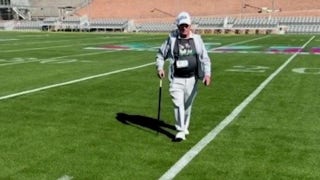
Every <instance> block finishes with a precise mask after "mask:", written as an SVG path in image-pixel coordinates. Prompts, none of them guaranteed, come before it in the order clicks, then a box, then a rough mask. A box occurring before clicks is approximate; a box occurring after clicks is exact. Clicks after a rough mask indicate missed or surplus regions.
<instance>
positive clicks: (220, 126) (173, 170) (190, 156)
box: [159, 36, 315, 180]
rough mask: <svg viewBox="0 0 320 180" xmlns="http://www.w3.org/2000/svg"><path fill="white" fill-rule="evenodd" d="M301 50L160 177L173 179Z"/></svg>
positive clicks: (166, 179) (164, 179)
mask: <svg viewBox="0 0 320 180" xmlns="http://www.w3.org/2000/svg"><path fill="white" fill-rule="evenodd" d="M314 38H315V36H313V37H311V38H310V39H309V41H308V42H306V43H305V44H304V45H303V46H302V49H304V48H305V47H306V46H307V45H308V44H309V43H310V42H311V41H312V40H313V39H314ZM298 54H299V52H297V53H295V54H294V55H292V56H291V57H290V58H289V59H288V60H287V61H286V62H285V63H283V65H281V66H280V67H279V68H278V69H277V70H276V71H275V72H273V73H272V74H271V75H270V76H269V77H268V78H267V79H266V80H265V81H263V82H262V83H261V84H260V85H259V86H258V88H257V89H255V90H254V91H253V92H252V93H251V94H250V95H249V96H248V97H247V98H246V99H245V100H244V101H243V102H242V103H241V104H239V105H238V106H237V107H236V108H235V109H234V110H233V111H232V112H231V113H230V114H229V115H228V116H227V117H226V118H225V119H224V120H223V121H221V122H220V124H218V126H216V127H215V128H214V129H212V130H211V131H210V132H209V133H208V134H207V135H206V136H205V137H203V138H202V139H201V140H200V141H199V142H198V143H197V144H196V145H195V146H193V147H192V148H191V149H190V150H189V151H188V152H187V153H185V154H184V155H183V156H182V157H181V158H180V159H179V160H178V161H177V162H176V163H175V164H174V165H173V166H172V167H171V168H170V169H169V170H168V171H167V172H165V173H164V174H163V175H162V176H161V177H160V178H159V179H160V180H171V179H173V178H174V177H175V176H176V175H177V174H178V173H179V172H180V171H181V170H182V169H183V168H184V167H185V166H186V165H187V164H189V162H190V161H191V160H192V159H193V158H194V157H195V156H197V155H198V154H199V153H200V151H201V150H202V149H204V148H205V147H206V146H207V145H208V144H209V143H210V142H211V141H212V140H213V139H214V138H215V137H216V136H217V135H218V134H219V133H220V132H221V131H222V130H223V129H224V128H225V127H226V126H228V125H229V124H230V123H231V122H232V121H233V120H234V119H235V118H236V117H237V116H238V115H239V114H240V113H241V112H242V111H243V109H244V108H245V107H246V106H247V105H248V104H249V103H250V102H251V101H252V100H253V99H254V98H255V97H256V96H257V95H258V94H259V93H260V92H261V91H262V90H263V89H264V88H265V87H266V86H267V85H268V84H269V82H270V81H271V80H272V79H273V78H274V77H276V76H277V75H278V74H279V72H280V71H282V70H283V69H284V68H285V67H286V66H287V65H288V64H289V63H290V62H291V61H292V60H293V59H294V58H295V57H296V56H297V55H298Z"/></svg>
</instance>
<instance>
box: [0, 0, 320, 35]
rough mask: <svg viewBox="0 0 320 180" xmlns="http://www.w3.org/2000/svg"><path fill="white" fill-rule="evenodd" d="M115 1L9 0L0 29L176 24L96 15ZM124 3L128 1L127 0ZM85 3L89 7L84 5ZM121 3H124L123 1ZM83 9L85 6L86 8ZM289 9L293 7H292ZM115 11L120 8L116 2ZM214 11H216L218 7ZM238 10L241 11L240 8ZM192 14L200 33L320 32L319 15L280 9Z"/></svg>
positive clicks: (164, 28) (161, 28)
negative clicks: (6, 16)
mask: <svg viewBox="0 0 320 180" xmlns="http://www.w3.org/2000/svg"><path fill="white" fill-rule="evenodd" d="M294 1H298V0H294ZM307 1H308V0H307ZM115 3H116V2H113V1H110V3H109V4H106V2H105V1H101V0H70V1H60V0H51V1H49V0H12V1H11V4H10V5H8V4H7V3H6V4H5V5H4V4H3V6H4V7H7V8H12V12H13V13H15V14H14V15H13V16H12V17H13V19H10V20H6V21H5V20H2V21H3V22H1V19H0V29H1V30H52V31H106V32H107V31H111V32H114V31H119V32H127V31H129V32H130V31H135V32H168V31H171V30H173V29H175V28H176V26H175V24H174V17H173V15H172V17H170V18H168V17H167V16H168V15H170V13H166V14H162V16H163V17H164V18H167V20H165V21H164V20H163V19H161V18H160V19H161V20H159V18H158V19H152V18H151V19H148V21H143V18H145V17H143V18H140V21H135V20H136V19H137V18H138V19H139V17H137V15H136V14H132V17H126V18H124V17H110V16H106V17H100V18H97V17H99V16H104V15H103V14H104V13H106V12H99V11H100V10H101V8H106V7H102V6H107V5H108V6H109V5H112V4H115ZM118 3H124V1H121V2H120V1H119V2H118ZM128 3H131V1H130V2H128ZM234 3H237V2H234ZM261 3H265V1H261ZM279 4H280V3H279ZM293 4H294V3H293ZM97 5H98V7H100V10H99V9H94V8H95V7H97ZM0 6H1V4H0ZM89 6H90V8H92V9H88V7H89ZM148 6H150V4H149V5H148ZM123 7H125V6H124V5H123ZM134 7H135V6H134ZM150 7H151V6H150ZM108 8H112V7H108ZM117 8H118V7H117ZM164 8H165V7H164ZM83 9H86V11H84V10H83ZM292 9H293V10H294V8H292ZM116 10H118V9H116ZM118 11H122V12H124V11H123V10H121V7H120V6H119V10H118ZM127 11H129V10H127ZM130 11H139V9H136V10H135V9H130ZM192 11H195V10H192ZM216 11H217V12H218V10H216ZM0 12H1V11H0ZM297 12H299V11H297ZM135 13H136V12H135ZM206 13H207V12H206ZM241 13H245V12H244V11H242V12H241ZM250 13H251V12H250ZM172 14H175V13H172ZM192 14H195V15H194V16H193V24H194V28H195V30H196V31H198V32H200V33H230V32H232V33H246V32H249V31H250V32H256V33H261V32H262V33H277V32H278V30H279V29H281V28H282V27H286V28H285V29H286V33H320V29H319V25H318V24H319V23H320V16H319V15H312V16H302V15H291V16H281V15H282V14H281V13H278V14H276V13H273V14H265V15H263V16H261V14H257V13H253V14H252V13H251V14H250V15H249V14H247V15H246V16H244V15H243V14H240V15H241V16H239V14H236V15H232V14H230V15H219V16H217V15H215V14H212V15H206V16H201V15H196V14H200V12H194V13H192ZM297 14H299V13H297ZM0 15H1V14H0ZM150 16H151V15H150ZM141 17H142V16H141ZM141 19H142V21H141ZM10 21H11V22H10ZM129 22H130V23H129Z"/></svg>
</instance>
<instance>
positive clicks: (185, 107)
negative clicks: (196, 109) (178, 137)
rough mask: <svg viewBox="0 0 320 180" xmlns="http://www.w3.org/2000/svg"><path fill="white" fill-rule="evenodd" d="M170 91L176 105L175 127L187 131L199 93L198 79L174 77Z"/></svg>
mask: <svg viewBox="0 0 320 180" xmlns="http://www.w3.org/2000/svg"><path fill="white" fill-rule="evenodd" d="M169 91H170V95H171V97H172V102H173V105H174V116H175V120H176V124H175V127H176V129H177V130H178V131H186V130H188V128H189V124H190V116H191V108H192V103H193V100H194V98H195V97H196V94H197V80H196V78H195V77H191V78H176V77H174V78H173V80H172V82H171V83H170V89H169Z"/></svg>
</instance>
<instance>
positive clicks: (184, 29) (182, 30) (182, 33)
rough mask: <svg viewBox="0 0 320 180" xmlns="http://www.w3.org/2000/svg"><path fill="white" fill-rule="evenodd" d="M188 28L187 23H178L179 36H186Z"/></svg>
mask: <svg viewBox="0 0 320 180" xmlns="http://www.w3.org/2000/svg"><path fill="white" fill-rule="evenodd" d="M190 28H191V26H190V25H188V24H180V25H179V26H178V29H179V32H180V36H181V37H188V36H189V33H190Z"/></svg>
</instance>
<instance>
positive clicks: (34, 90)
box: [0, 62, 154, 101]
mask: <svg viewBox="0 0 320 180" xmlns="http://www.w3.org/2000/svg"><path fill="white" fill-rule="evenodd" d="M150 65H154V62H153V63H148V64H143V65H140V66H135V67H131V68H125V69H120V70H116V71H111V72H107V73H103V74H97V75H93V76H88V77H84V78H80V79H76V80H72V81H67V82H63V83H58V84H53V85H48V86H44V87H40V88H37V89H31V90H27V91H22V92H19V93H15V94H10V95H6V96H0V101H1V100H5V99H9V98H13V97H17V96H22V95H26V94H31V93H34V92H38V91H42V90H46V89H51V88H55V87H60V86H65V85H69V84H74V83H78V82H82V81H86V80H90V79H94V78H99V77H103V76H108V75H112V74H117V73H121V72H125V71H130V70H135V69H139V68H143V67H146V66H150Z"/></svg>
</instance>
